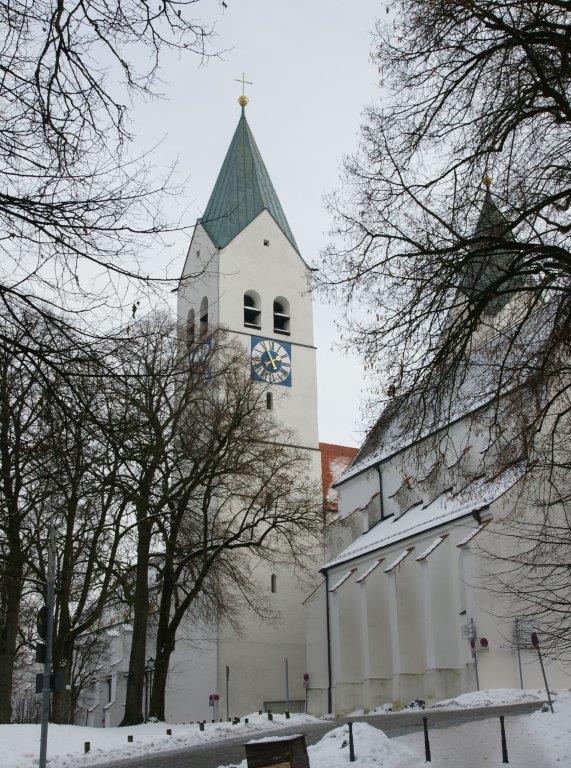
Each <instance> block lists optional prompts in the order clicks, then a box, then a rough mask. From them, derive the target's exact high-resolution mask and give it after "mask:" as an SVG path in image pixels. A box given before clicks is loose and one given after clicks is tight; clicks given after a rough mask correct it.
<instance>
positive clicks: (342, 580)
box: [329, 568, 357, 592]
mask: <svg viewBox="0 0 571 768" xmlns="http://www.w3.org/2000/svg"><path fill="white" fill-rule="evenodd" d="M356 570H357V569H356V568H351V569H350V570H349V571H345V573H344V574H343V576H341V578H340V579H339V581H336V582H335V584H334V585H333V586H332V587H329V591H330V592H335V591H336V590H338V589H339V587H340V586H341V585H342V584H345V582H346V581H347V579H348V578H349V577H350V576H351V574H353V573H355V571H356Z"/></svg>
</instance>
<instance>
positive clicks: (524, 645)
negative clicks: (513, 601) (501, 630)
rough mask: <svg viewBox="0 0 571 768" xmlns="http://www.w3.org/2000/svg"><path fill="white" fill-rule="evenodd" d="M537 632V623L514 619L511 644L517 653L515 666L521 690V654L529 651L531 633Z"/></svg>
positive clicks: (530, 620) (531, 620)
mask: <svg viewBox="0 0 571 768" xmlns="http://www.w3.org/2000/svg"><path fill="white" fill-rule="evenodd" d="M534 632H535V633H537V632H539V623H538V622H537V621H534V620H533V619H515V621H514V636H513V644H514V646H515V648H516V651H517V664H518V669H519V683H520V686H521V688H522V690H523V669H522V663H521V652H522V651H525V650H530V648H531V647H533V644H532V643H531V641H530V637H531V635H532V633H534Z"/></svg>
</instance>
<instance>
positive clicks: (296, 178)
mask: <svg viewBox="0 0 571 768" xmlns="http://www.w3.org/2000/svg"><path fill="white" fill-rule="evenodd" d="M226 2H227V3H228V8H227V10H226V11H224V12H222V9H221V8H220V11H217V10H216V8H217V6H216V4H215V3H213V2H210V3H208V2H201V3H198V4H197V6H195V8H196V9H197V11H200V10H201V8H202V9H203V12H206V11H208V10H210V12H211V13H214V14H216V16H215V17H212V18H215V19H216V22H217V37H216V38H215V40H214V41H213V45H214V46H215V48H217V49H218V50H224V51H225V52H224V53H223V54H222V56H221V57H220V58H217V59H212V60H210V61H209V62H207V63H206V64H204V65H202V66H199V65H198V62H197V61H196V59H192V58H191V57H187V58H186V59H184V61H182V62H181V61H180V60H179V59H178V58H177V57H175V56H171V57H167V58H166V59H165V60H164V63H163V69H162V71H161V78H162V80H163V82H164V85H163V91H164V95H165V98H164V99H163V100H162V101H154V102H151V103H147V104H144V105H138V106H137V108H136V110H135V112H134V119H133V125H132V128H133V132H134V133H135V134H136V136H137V143H136V146H137V148H139V147H141V148H149V147H152V146H154V145H155V144H157V143H158V142H160V145H159V146H158V148H157V149H156V152H155V155H156V157H155V162H156V169H157V170H159V169H160V168H161V167H162V166H164V167H166V166H168V165H169V164H170V163H172V162H173V161H177V163H178V173H179V175H180V176H179V177H180V178H182V177H184V179H185V185H184V189H185V195H184V200H185V205H186V214H185V216H184V218H185V220H186V221H189V220H192V221H194V220H195V219H196V218H197V217H198V216H200V215H201V214H202V213H203V211H204V208H205V206H206V203H207V201H208V197H209V195H210V192H211V190H212V186H213V184H214V182H215V179H216V176H217V174H218V171H219V169H220V166H221V164H222V160H223V158H224V155H225V153H226V150H227V148H228V144H229V142H230V139H231V137H232V134H233V132H234V129H235V127H236V122H237V120H238V118H239V106H238V104H237V102H236V98H237V96H238V95H239V94H240V85H239V84H238V83H236V82H234V78H239V77H241V75H242V72H245V73H246V79H247V80H251V81H252V82H253V85H251V86H248V90H247V95H248V96H249V98H250V104H249V105H248V107H247V117H248V121H249V123H250V126H251V128H252V131H253V133H254V136H255V138H256V142H257V144H258V147H259V149H260V151H261V153H262V156H263V158H264V161H265V163H266V165H267V168H268V171H269V173H270V176H271V178H272V181H273V183H274V186H275V188H276V191H277V193H278V196H279V198H280V200H281V203H282V206H283V208H284V210H285V213H286V216H287V217H288V221H289V223H290V226H291V228H292V230H293V232H294V235H295V238H296V240H297V243H298V245H299V247H300V249H301V251H302V253H303V255H304V257H305V259H306V260H307V261H308V262H309V263H310V264H312V265H316V266H317V265H318V264H319V252H320V250H321V249H322V248H323V247H324V246H325V244H326V243H327V232H328V230H329V228H330V225H331V222H330V219H329V216H328V214H327V213H326V211H325V210H324V205H323V196H324V194H325V193H327V192H330V191H332V190H334V189H335V188H336V187H337V186H338V179H339V173H340V167H341V163H342V159H343V156H344V155H345V154H348V153H351V152H352V151H353V150H355V148H356V147H357V143H358V132H359V125H360V120H361V112H362V110H363V107H364V106H365V105H366V104H368V103H370V102H372V101H373V100H374V99H375V98H376V95H377V85H376V77H375V76H376V71H375V68H374V66H373V65H372V64H371V62H370V59H369V52H370V48H371V30H372V27H373V24H374V21H375V19H376V17H377V15H378V14H379V13H380V12H381V10H382V12H383V13H384V11H385V5H384V4H383V5H381V4H380V3H379V2H375V1H374V0H359V2H355V1H354V0H353V2H351V1H350V0H345V1H344V2H341V1H340V0H226ZM187 247H188V241H187V239H186V238H185V237H184V236H183V235H181V236H180V237H179V238H178V240H175V242H174V249H173V251H172V253H167V254H165V253H162V254H160V255H157V256H156V257H155V259H154V260H155V263H154V264H153V267H155V268H156V269H157V270H159V269H160V268H161V267H162V263H161V260H164V262H165V266H166V264H167V262H168V261H169V260H173V263H174V266H173V270H175V269H176V271H177V272H178V273H179V272H180V270H181V268H182V261H183V258H184V255H185V252H186V248H187ZM340 316H342V309H341V308H339V307H330V306H324V305H323V304H322V303H321V302H320V300H319V299H317V300H316V304H315V331H316V342H317V346H318V355H317V373H318V397H319V436H320V440H323V441H327V442H337V443H344V444H351V445H357V444H358V443H359V442H360V440H361V437H362V418H361V405H362V402H363V396H364V390H363V384H364V374H363V371H362V368H361V366H360V364H359V361H358V360H357V359H356V358H355V357H349V358H348V357H346V356H345V355H344V354H342V353H341V351H339V350H338V349H335V348H333V347H334V342H335V339H336V333H335V325H334V320H335V318H336V317H340Z"/></svg>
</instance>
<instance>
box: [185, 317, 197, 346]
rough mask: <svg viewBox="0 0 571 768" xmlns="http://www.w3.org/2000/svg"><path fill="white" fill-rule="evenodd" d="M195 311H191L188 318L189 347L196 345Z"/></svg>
mask: <svg viewBox="0 0 571 768" xmlns="http://www.w3.org/2000/svg"><path fill="white" fill-rule="evenodd" d="M194 333H195V329H194V309H191V310H190V311H189V313H188V315H187V318H186V343H187V344H188V346H189V347H190V346H192V344H194Z"/></svg>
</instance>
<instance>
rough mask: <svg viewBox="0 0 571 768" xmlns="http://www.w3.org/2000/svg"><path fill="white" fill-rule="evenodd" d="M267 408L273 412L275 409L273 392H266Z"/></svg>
mask: <svg viewBox="0 0 571 768" xmlns="http://www.w3.org/2000/svg"><path fill="white" fill-rule="evenodd" d="M266 408H267V409H268V411H272V410H273V408H274V396H273V394H272V393H271V392H266Z"/></svg>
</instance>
